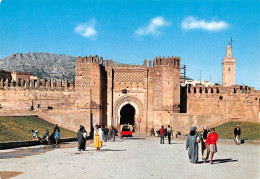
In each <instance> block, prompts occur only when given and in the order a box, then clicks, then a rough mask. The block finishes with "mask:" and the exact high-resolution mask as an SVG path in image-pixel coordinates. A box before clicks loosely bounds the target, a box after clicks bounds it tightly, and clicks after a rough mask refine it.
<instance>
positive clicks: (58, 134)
mask: <svg viewBox="0 0 260 179" xmlns="http://www.w3.org/2000/svg"><path fill="white" fill-rule="evenodd" d="M60 136H61V135H60V131H59V130H58V129H56V131H55V133H54V139H55V146H57V145H58V142H59V140H60Z"/></svg>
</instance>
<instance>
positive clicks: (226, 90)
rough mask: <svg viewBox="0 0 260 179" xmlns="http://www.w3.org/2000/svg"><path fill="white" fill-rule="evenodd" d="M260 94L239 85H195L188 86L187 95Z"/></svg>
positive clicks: (250, 88)
mask: <svg viewBox="0 0 260 179" xmlns="http://www.w3.org/2000/svg"><path fill="white" fill-rule="evenodd" d="M255 93H258V92H257V91H255V90H254V88H252V87H249V86H245V85H243V86H239V85H233V86H229V87H225V86H222V85H209V86H207V85H200V84H196V85H195V86H193V85H190V84H189V85H187V94H188V96H189V95H195V94H207V95H210V94H229V95H233V94H255Z"/></svg>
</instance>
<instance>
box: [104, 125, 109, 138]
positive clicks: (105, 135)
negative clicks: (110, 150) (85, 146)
mask: <svg viewBox="0 0 260 179" xmlns="http://www.w3.org/2000/svg"><path fill="white" fill-rule="evenodd" d="M103 132H104V142H107V141H108V133H109V129H108V128H107V126H105V129H104V131H103Z"/></svg>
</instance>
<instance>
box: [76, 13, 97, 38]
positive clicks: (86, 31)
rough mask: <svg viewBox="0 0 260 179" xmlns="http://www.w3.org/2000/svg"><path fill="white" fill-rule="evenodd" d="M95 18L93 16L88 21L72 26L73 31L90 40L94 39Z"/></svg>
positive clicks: (95, 34)
mask: <svg viewBox="0 0 260 179" xmlns="http://www.w3.org/2000/svg"><path fill="white" fill-rule="evenodd" d="M95 24H96V20H95V19H94V18H93V19H91V20H90V21H89V22H86V23H80V24H79V25H77V26H76V27H75V28H74V32H75V33H77V34H79V35H81V36H83V37H85V38H89V39H90V40H95V39H96V36H97V31H96V29H95Z"/></svg>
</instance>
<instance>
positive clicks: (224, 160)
mask: <svg viewBox="0 0 260 179" xmlns="http://www.w3.org/2000/svg"><path fill="white" fill-rule="evenodd" d="M209 162H210V161H206V163H209ZM212 162H213V164H220V163H228V162H238V160H233V159H232V158H227V159H215V160H212ZM197 163H198V164H202V163H204V162H203V161H199V162H197Z"/></svg>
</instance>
